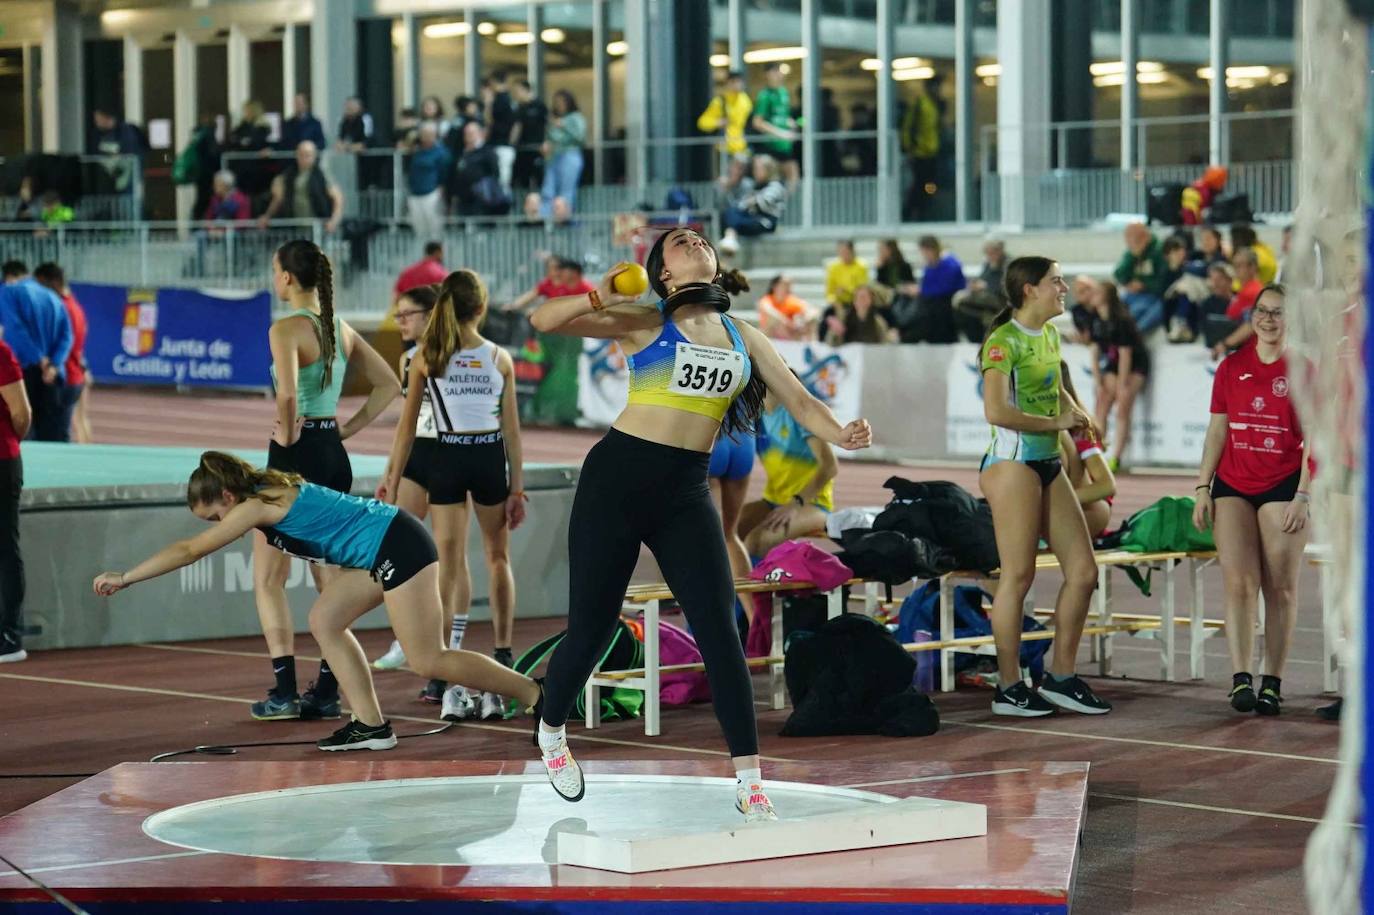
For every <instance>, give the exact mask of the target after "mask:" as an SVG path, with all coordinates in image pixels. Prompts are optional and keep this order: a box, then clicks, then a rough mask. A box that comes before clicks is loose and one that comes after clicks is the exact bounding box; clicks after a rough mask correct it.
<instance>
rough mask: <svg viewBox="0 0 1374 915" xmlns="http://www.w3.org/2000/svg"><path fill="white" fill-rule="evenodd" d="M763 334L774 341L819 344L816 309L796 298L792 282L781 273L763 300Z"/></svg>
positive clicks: (761, 319) (760, 305)
mask: <svg viewBox="0 0 1374 915" xmlns="http://www.w3.org/2000/svg"><path fill="white" fill-rule="evenodd" d="M758 308H759V330H761V331H763V332H764V334H765V335H767V336H768V337H771V338H772V339H774V340H815V339H816V315H817V312H816V309H815V308H814V307H812V306H811V305H809V304H807V303H806V302H804V301H802V300H801V299H799V298H797V296H795V295H793V294H792V281H791V280H790V279H788V278H787V276H786V275H784V274H781V273H779V274H778V275H777V276H775V277H773V279H772V281H771V282H769V284H768V291H767V292H765V293H764V294H763V295H762V296H761V297H760V298H759V305H758Z"/></svg>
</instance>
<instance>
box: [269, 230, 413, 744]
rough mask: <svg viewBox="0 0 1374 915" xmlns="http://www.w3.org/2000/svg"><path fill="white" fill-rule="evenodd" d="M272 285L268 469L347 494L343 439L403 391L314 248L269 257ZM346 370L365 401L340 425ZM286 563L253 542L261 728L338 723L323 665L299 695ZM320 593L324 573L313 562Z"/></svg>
mask: <svg viewBox="0 0 1374 915" xmlns="http://www.w3.org/2000/svg"><path fill="white" fill-rule="evenodd" d="M272 287H273V289H274V291H275V292H276V294H277V297H278V298H279V299H281V300H282V301H283V302H286V303H287V304H288V305H290V306H291V311H290V312H289V313H288V314H287V315H286V316H285V317H283V318H281V319H279V320H277V321H276V322H274V323H273V324H272V329H271V330H270V331H269V332H268V342H269V344H270V345H271V347H272V384H273V387H274V389H275V391H276V407H277V411H276V422H275V424H274V425H273V429H272V438H271V441H270V442H269V443H268V446H267V466H268V468H269V469H271V470H280V471H284V472H286V473H294V474H299V475H300V476H301V477H302V478H303V479H305V480H306V481H307V482H310V483H315V484H318V485H320V486H323V487H325V488H327V489H332V490H335V491H337V492H341V493H346V492H348V491H349V490H350V489H352V488H353V468H352V466H351V465H350V464H349V461H348V452H347V451H345V450H344V446H343V443H344V439H346V438H348V437H350V436H352V435H355V434H356V433H358V432H359V431H361V430H362V429H364V428H366V427H367V425H368V424H369V423H371V422H372V421H373V420H374V419H376V418H377V416H378V415H380V414H381V412H382V411H383V410H385V409H386V407H387V404H389V403H391V401H392V400H394V399H395V398H396V396H397V395H398V394H400V393H401V385H400V382H398V381H397V380H396V375H395V373H394V372H392V370H391V366H389V365H387V364H386V360H385V359H383V358H382V357H381V356H380V355H378V354H377V351H376V350H374V349H373V348H372V347H371V346H369V345H368V343H367V341H366V340H364V339H363V338H362V337H361V336H359V335H358V334H357V333H356V332H355V331H354V330H353V328H351V327H349V326H348V324H347V323H346V322H344V321H341V320H339V318H338V316H337V315H335V314H334V270H333V267H332V266H331V264H330V263H329V258H328V257H326V256H325V253H324V252H323V251H322V250H320V247H319V246H318V245H316V244H315V243H314V242H310V241H306V240H305V239H297V240H296V241H289V242H287V243H286V244H284V245H282V246H281V247H280V248H278V249H277V252H276V254H275V255H274V256H273V257H272ZM350 364H352V365H353V366H354V367H355V368H356V369H357V370H359V372H360V373H361V375H362V376H363V378H364V379H366V381H367V383H368V385H369V387H370V388H371V390H370V391H369V392H368V395H367V401H366V402H365V403H364V404H363V405H362V407H361V408H360V409H359V410H358V412H357V413H355V414H354V415H353V416H352V417H351V418H350V419H349V420H348V421H347V422H345V423H343V425H342V426H341V425H340V424H339V421H338V418H337V417H336V413H337V410H338V404H339V394H340V393H341V392H342V391H343V380H344V374H345V373H346V372H347V370H348V366H349V365H350ZM289 571H290V557H288V556H286V555H285V554H284V553H282V552H280V551H278V550H274V549H272V548H271V547H270V546H269V545H268V543H267V539H266V538H265V537H264V536H263V535H262V534H261V533H260V534H258V535H257V536H256V537H255V538H254V540H253V593H254V597H255V598H256V600H257V605H258V620H259V621H260V622H261V623H262V632H263V635H264V636H266V638H267V647H268V650H269V651H270V653H271V655H272V672H273V675H274V676H275V678H276V682H275V683H274V685H273V687H272V688H271V689H270V690H269V691H268V693H267V698H266V699H265V700H263V701H262V702H255V703H253V706H252V714H253V717H254V718H256V719H258V720H259V721H276V720H281V719H288V718H305V719H313V718H337V717H339V683H338V680H337V679H336V678H335V676H334V673H333V671H331V670H330V667H329V662H328V660H327V659H326V660H325V661H322V662H320V674H319V678H318V679H317V680H315V682H314V683H313V684H312V685H311V686H310V688H309V689H307V690H306V692H305V694H304V695H303V696H302V695H300V694H298V693H297V691H296V658H295V627H294V626H293V625H292V623H291V607H290V605H289V604H288V603H287V600H286V576H287V573H288V572H289ZM311 572H312V573H313V575H314V577H315V584H316V587H319V588H322V587H323V585H324V583H325V581H326V579H327V574H328V573H327V572H326V570H324V569H322V568H320V567H318V566H315V565H312V566H311Z"/></svg>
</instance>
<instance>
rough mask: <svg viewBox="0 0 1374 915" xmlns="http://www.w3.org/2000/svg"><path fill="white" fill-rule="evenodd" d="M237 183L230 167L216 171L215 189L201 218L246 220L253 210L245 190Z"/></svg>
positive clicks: (207, 219) (209, 219) (232, 220)
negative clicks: (240, 188)
mask: <svg viewBox="0 0 1374 915" xmlns="http://www.w3.org/2000/svg"><path fill="white" fill-rule="evenodd" d="M236 183H237V179H236V178H235V177H234V173H233V172H231V171H229V169H227V168H225V169H220V170H219V171H217V172H215V183H214V190H213V191H212V193H211V194H210V200H209V202H208V203H207V204H206V206H205V212H204V213H202V214H201V217H200V218H201V219H204V220H205V221H206V222H246V221H247V220H248V219H249V218H250V217H251V216H252V215H253V210H252V207H251V206H250V205H249V203H248V198H247V197H246V196H244V193H243V191H241V190H239V189H238V188H237V187H235V184H236Z"/></svg>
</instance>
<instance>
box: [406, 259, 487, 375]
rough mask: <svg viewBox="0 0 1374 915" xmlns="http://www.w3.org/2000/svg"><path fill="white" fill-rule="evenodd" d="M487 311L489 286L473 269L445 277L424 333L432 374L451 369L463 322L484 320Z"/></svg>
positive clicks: (422, 341)
mask: <svg viewBox="0 0 1374 915" xmlns="http://www.w3.org/2000/svg"><path fill="white" fill-rule="evenodd" d="M486 312H487V287H486V285H485V284H484V283H483V282H482V278H481V277H480V276H478V275H477V274H476V273H474V272H473V271H471V270H455V271H453V272H452V273H450V274H449V275H448V276H446V277H444V282H443V283H442V284H440V286H439V295H438V298H437V299H436V300H435V303H434V309H433V310H432V311H431V312H430V313H429V322H428V323H426V324H425V330H424V333H423V334H421V336H420V354H421V355H422V356H424V357H425V366H426V367H427V368H428V369H429V375H430V377H431V378H440V377H442V376H443V374H444V373H445V372H446V371H448V363H449V360H450V359H452V358H453V354H454V353H455V352H457V351H458V346H459V341H460V339H461V336H462V335H461V329H462V325H464V324H468V323H471V322H473V321H481V320H482V319H483V318H484V317H485V316H486Z"/></svg>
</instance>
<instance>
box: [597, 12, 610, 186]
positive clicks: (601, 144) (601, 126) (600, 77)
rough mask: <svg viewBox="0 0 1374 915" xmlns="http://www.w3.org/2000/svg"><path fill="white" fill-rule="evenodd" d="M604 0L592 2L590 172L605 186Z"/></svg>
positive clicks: (606, 83) (606, 74)
mask: <svg viewBox="0 0 1374 915" xmlns="http://www.w3.org/2000/svg"><path fill="white" fill-rule="evenodd" d="M607 18H608V17H607V12H606V0H592V123H593V124H594V125H595V127H596V132H595V134H593V136H592V140H593V143H594V145H593V146H592V171H593V173H594V174H595V175H596V183H597V184H606V183H607V181H606V149H605V143H606V138H607V137H609V136H610V135H611V91H610V90H611V79H610V76H611V74H610V65H611V57H610V55H609V54H607V53H606V42H607V40H608V39H609V38H610V31H611V30H610V28H609V27H608V25H609V24H608V22H607Z"/></svg>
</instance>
